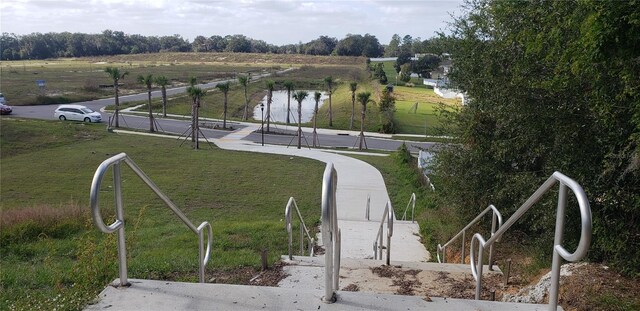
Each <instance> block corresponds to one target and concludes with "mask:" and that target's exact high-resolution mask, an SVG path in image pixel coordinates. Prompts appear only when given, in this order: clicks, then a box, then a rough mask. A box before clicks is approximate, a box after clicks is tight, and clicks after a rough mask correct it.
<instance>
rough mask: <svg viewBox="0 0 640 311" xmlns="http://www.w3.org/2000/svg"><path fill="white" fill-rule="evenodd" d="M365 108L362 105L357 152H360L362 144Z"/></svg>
mask: <svg viewBox="0 0 640 311" xmlns="http://www.w3.org/2000/svg"><path fill="white" fill-rule="evenodd" d="M366 107H367V106H365V105H362V117H361V119H360V146H359V147H358V149H359V150H362V143H363V142H364V115H365V110H366V109H367V108H366Z"/></svg>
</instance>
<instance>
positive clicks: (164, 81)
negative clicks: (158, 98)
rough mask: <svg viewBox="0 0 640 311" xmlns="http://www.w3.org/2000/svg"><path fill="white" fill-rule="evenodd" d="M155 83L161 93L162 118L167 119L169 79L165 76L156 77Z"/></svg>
mask: <svg viewBox="0 0 640 311" xmlns="http://www.w3.org/2000/svg"><path fill="white" fill-rule="evenodd" d="M155 83H156V84H157V85H158V86H160V91H161V92H162V117H163V118H166V117H167V85H169V79H168V78H167V77H165V76H157V77H156V81H155Z"/></svg>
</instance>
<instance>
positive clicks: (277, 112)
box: [253, 90, 329, 123]
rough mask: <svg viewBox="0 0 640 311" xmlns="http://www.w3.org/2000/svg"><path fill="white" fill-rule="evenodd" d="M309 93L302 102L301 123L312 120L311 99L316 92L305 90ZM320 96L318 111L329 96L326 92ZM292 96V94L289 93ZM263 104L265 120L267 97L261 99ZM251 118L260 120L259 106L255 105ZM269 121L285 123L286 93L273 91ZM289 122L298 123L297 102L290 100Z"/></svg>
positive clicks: (313, 101) (312, 103) (312, 104)
mask: <svg viewBox="0 0 640 311" xmlns="http://www.w3.org/2000/svg"><path fill="white" fill-rule="evenodd" d="M306 91H307V92H308V93H309V96H307V98H305V99H304V100H303V101H302V123H305V122H309V121H311V119H312V118H313V108H314V106H315V104H316V101H315V100H314V99H313V93H315V92H316V91H312V90H306ZM320 93H322V96H321V97H320V102H319V103H318V109H320V107H322V104H323V102H324V100H325V99H328V98H329V96H328V95H327V94H326V92H320ZM291 95H293V92H291ZM261 103H263V104H264V113H265V118H266V114H267V96H265V97H264V98H262V102H261ZM253 118H254V119H256V120H261V119H262V114H261V111H260V104H258V105H256V106H255V107H254V109H253ZM271 121H272V122H283V123H284V122H287V91H274V92H273V99H272V102H271ZM289 121H290V122H291V123H298V102H297V101H296V100H295V99H293V98H291V115H290V116H289Z"/></svg>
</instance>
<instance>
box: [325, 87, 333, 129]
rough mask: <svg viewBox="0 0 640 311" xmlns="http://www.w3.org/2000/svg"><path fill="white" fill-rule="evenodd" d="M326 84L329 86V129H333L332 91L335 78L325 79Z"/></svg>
mask: <svg viewBox="0 0 640 311" xmlns="http://www.w3.org/2000/svg"><path fill="white" fill-rule="evenodd" d="M324 83H326V84H327V89H329V127H333V112H332V111H331V91H332V88H333V77H331V76H328V77H326V78H324Z"/></svg>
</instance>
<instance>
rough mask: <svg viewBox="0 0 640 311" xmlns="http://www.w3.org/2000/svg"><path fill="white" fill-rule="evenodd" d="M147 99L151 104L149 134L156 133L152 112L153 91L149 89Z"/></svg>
mask: <svg viewBox="0 0 640 311" xmlns="http://www.w3.org/2000/svg"><path fill="white" fill-rule="evenodd" d="M147 99H148V102H149V132H155V131H156V130H155V129H154V128H153V111H152V110H151V89H147Z"/></svg>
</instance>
